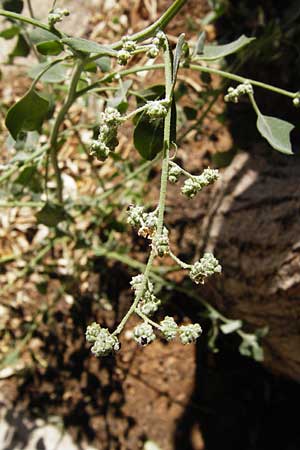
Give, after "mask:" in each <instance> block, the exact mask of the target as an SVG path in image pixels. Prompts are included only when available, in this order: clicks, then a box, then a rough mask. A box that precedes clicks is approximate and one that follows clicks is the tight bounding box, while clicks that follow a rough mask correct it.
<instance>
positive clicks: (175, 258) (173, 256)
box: [169, 250, 192, 269]
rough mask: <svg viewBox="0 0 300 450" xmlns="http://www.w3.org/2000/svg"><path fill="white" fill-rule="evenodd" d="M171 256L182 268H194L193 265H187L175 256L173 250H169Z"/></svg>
mask: <svg viewBox="0 0 300 450" xmlns="http://www.w3.org/2000/svg"><path fill="white" fill-rule="evenodd" d="M169 255H170V256H171V258H172V259H173V260H174V261H175V262H176V263H177V264H178V265H179V266H180V267H182V269H190V268H191V267H192V266H191V264H186V263H185V262H183V261H181V259H179V258H178V257H177V256H176V255H174V253H173V252H172V251H171V250H169Z"/></svg>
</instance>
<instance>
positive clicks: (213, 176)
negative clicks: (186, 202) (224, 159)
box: [181, 168, 219, 198]
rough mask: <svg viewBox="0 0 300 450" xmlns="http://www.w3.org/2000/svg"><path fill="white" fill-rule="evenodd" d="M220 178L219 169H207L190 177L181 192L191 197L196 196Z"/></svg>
mask: <svg viewBox="0 0 300 450" xmlns="http://www.w3.org/2000/svg"><path fill="white" fill-rule="evenodd" d="M218 178H219V171H218V170H217V169H210V168H208V169H205V170H204V171H203V172H202V174H201V175H199V176H197V177H194V176H192V177H191V178H188V179H187V180H186V181H185V182H184V185H183V186H182V188H181V192H182V193H183V194H184V195H186V196H187V197H189V198H193V197H195V195H196V194H197V193H198V192H200V191H201V190H202V189H203V188H204V187H205V186H208V185H209V184H211V183H213V182H214V181H216V180H217V179H218Z"/></svg>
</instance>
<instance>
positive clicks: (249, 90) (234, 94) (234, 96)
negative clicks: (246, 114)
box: [224, 81, 253, 103]
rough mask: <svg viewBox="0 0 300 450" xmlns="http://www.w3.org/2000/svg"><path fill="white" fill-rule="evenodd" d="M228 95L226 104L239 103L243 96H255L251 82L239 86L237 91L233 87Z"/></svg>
mask: <svg viewBox="0 0 300 450" xmlns="http://www.w3.org/2000/svg"><path fill="white" fill-rule="evenodd" d="M227 92H228V93H227V95H225V97H224V100H225V102H233V103H238V101H239V98H240V96H241V95H245V94H248V95H253V87H252V85H251V83H250V82H249V81H245V82H244V83H242V84H239V85H238V86H237V87H236V88H235V89H234V88H233V87H232V86H231V87H229V88H228V91H227Z"/></svg>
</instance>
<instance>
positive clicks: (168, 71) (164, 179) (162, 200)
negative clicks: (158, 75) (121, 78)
mask: <svg viewBox="0 0 300 450" xmlns="http://www.w3.org/2000/svg"><path fill="white" fill-rule="evenodd" d="M164 59H165V61H164V62H165V79H166V98H167V99H168V100H170V104H171V96H172V60H171V54H170V50H169V45H168V41H167V38H166V49H165V51H164ZM170 136H171V107H170V106H169V108H168V113H167V116H166V118H165V123H164V150H163V161H162V172H161V183H160V195H159V204H158V219H157V231H156V232H157V234H158V235H160V234H161V233H162V229H163V223H164V212H165V204H166V194H167V183H168V170H169V149H170ZM155 257H156V251H155V248H154V247H152V248H151V252H150V255H149V258H148V262H147V264H146V268H145V272H144V274H143V281H142V283H141V286H140V288H139V290H138V292H137V293H136V296H135V299H134V301H133V303H132V305H131V306H130V308H129V310H128V311H127V313H126V314H125V316H124V317H123V319H122V320H121V322H120V323H119V325H118V326H117V328H116V329H115V331H114V332H113V336H115V335H118V334H120V333H121V332H122V330H123V328H124V326H125V325H126V323H127V321H128V319H129V318H130V317H131V315H132V314H133V313H134V312H135V310H136V307H137V305H138V303H139V301H140V300H141V298H142V296H143V294H144V291H145V289H146V285H147V282H148V279H149V276H150V273H151V270H152V264H153V261H154V259H155Z"/></svg>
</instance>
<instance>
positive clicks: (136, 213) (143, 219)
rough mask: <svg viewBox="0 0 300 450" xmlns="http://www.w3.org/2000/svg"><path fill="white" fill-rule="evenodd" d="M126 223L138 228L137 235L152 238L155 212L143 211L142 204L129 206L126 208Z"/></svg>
mask: <svg viewBox="0 0 300 450" xmlns="http://www.w3.org/2000/svg"><path fill="white" fill-rule="evenodd" d="M127 223H129V225H131V226H133V227H135V228H138V234H139V236H143V237H145V238H150V239H151V238H152V237H153V236H154V234H155V232H156V227H157V213H156V212H155V211H154V212H150V213H145V212H144V208H143V207H142V206H130V207H129V209H128V218H127Z"/></svg>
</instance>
